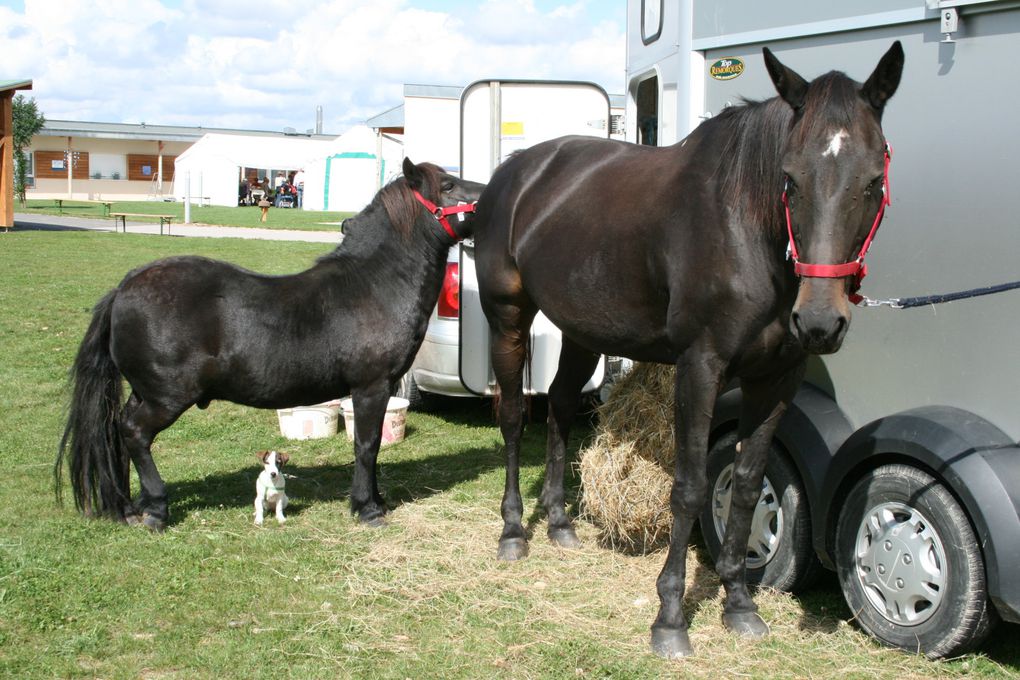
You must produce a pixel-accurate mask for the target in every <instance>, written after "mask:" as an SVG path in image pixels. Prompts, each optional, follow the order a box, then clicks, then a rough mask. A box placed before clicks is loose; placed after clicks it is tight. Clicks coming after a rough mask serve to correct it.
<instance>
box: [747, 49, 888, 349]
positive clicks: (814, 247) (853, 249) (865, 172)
mask: <svg viewBox="0 0 1020 680" xmlns="http://www.w3.org/2000/svg"><path fill="white" fill-rule="evenodd" d="M764 55H765V66H766V67H767V69H768V72H769V75H770V76H771V78H772V82H773V83H774V84H775V86H776V90H777V91H778V92H779V96H780V97H781V98H782V99H783V100H784V101H785V102H786V103H787V104H789V105H790V107H791V108H792V109H793V119H792V124H791V125H792V127H791V129H790V134H789V138H788V140H787V144H786V149H785V152H784V154H783V159H782V169H783V172H784V173H785V175H786V178H787V184H786V192H785V201H786V203H787V206H788V219H787V224H788V227H789V232H790V238H791V253H792V256H793V260H794V267H795V271H796V272H797V274H798V275H799V276H800V277H801V279H800V287H799V290H798V294H797V300H796V302H795V303H794V306H793V312H792V314H791V317H790V325H791V331H792V332H793V333H794V335H795V336H796V337H797V338H798V339H799V340H800V342H801V344H802V345H803V347H804V349H806V350H807V351H809V352H811V353H815V354H828V353H831V352H835V351H836V350H838V349H839V347H840V345H841V344H842V342H843V337H844V336H845V334H846V331H847V328H848V327H849V325H850V305H849V300H848V295H849V294H850V293H851V292H853V291H851V286H856V284H857V283H858V282H859V280H860V277H861V276H862V275H863V264H864V263H863V256H864V251H865V250H866V247H867V244H869V243H870V238H871V236H873V235H874V229H875V228H877V226H878V222H879V221H880V220H881V215H882V210H883V209H884V207H885V199H886V196H885V192H886V191H887V183H886V170H887V165H886V159H887V156H886V141H885V137H884V135H883V134H882V126H881V121H882V110H883V108H884V107H885V103H886V102H887V101H888V99H889V98H890V97H891V96H892V95H893V93H894V92H895V91H896V87H897V86H898V85H899V82H900V75H901V73H902V71H903V48H902V46H901V45H900V43H899V41H897V42H895V43H894V44H893V46H892V47H891V48H890V49H889V51H888V52H886V54H885V56H883V57H882V59H881V61H880V62H879V64H878V66H877V67H876V69H875V71H874V73H872V74H871V76H870V77H869V78H868V80H867V81H866V82H865V83H864V84H863V85H861V84H860V83H857V82H854V81H853V80H851V79H850V78H848V77H847V76H846V75H844V74H842V73H838V72H832V73H828V74H826V75H824V76H821V77H819V78H817V79H815V80H813V81H812V82H810V83H808V82H807V81H805V80H804V79H803V78H802V77H800V76H799V75H798V74H797V73H795V72H794V71H793V70H791V69H789V68H788V67H786V66H784V65H783V64H781V63H780V62H779V60H778V59H776V57H775V55H773V54H772V52H770V51H769V50H768V48H765V49H764Z"/></svg>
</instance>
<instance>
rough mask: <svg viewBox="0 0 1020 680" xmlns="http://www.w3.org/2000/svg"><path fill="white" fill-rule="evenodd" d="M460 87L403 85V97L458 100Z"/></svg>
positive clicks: (461, 88)
mask: <svg viewBox="0 0 1020 680" xmlns="http://www.w3.org/2000/svg"><path fill="white" fill-rule="evenodd" d="M463 91H464V87H463V86H462V85H413V84H412V85H406V84H405V85H404V96H405V97H428V98H430V99H460V94H461V92H463Z"/></svg>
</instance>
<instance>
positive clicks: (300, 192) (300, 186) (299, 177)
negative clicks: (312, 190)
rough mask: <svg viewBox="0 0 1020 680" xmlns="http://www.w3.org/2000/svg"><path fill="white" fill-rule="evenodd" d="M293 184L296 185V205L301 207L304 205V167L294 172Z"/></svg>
mask: <svg viewBox="0 0 1020 680" xmlns="http://www.w3.org/2000/svg"><path fill="white" fill-rule="evenodd" d="M293 184H294V186H295V187H297V207H298V208H303V207H304V205H305V201H304V196H305V169H304V168H301V169H300V170H298V171H297V172H295V173H294V180H293Z"/></svg>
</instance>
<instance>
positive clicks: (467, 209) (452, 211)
mask: <svg viewBox="0 0 1020 680" xmlns="http://www.w3.org/2000/svg"><path fill="white" fill-rule="evenodd" d="M414 197H415V198H417V199H418V202H419V203H421V204H422V205H423V206H425V209H426V210H428V211H429V212H430V213H432V216H433V217H435V218H436V219H437V220H438V221H439V224H441V225H443V229H445V230H446V233H447V234H449V235H450V238H452V239H453V240H454V241H459V240H460V239H461V237H460V236H458V235H457V232H456V231H454V230H453V227H452V226H450V221H449V220H448V219H446V218H447V217H448V216H450V215H456V214H458V213H473V212H474V211H475V207H476V204H475V203H465V204H464V205H451V206H447V207H445V208H442V207H440V206H438V205H436V204H435V203H433V202H432V201H430V200H429V199H427V198H425V197H424V196H422V195H421V193H420V192H418V191H415V192H414Z"/></svg>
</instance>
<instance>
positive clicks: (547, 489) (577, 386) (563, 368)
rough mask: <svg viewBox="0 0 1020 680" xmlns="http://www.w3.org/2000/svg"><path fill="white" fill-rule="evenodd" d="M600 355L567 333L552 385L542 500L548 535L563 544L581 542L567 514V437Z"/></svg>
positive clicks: (571, 546)
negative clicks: (585, 386)
mask: <svg viewBox="0 0 1020 680" xmlns="http://www.w3.org/2000/svg"><path fill="white" fill-rule="evenodd" d="M598 361H599V355H598V354H595V353H594V352H590V351H588V350H586V349H585V348H583V347H581V346H580V345H578V344H577V343H575V342H573V341H572V340H570V339H569V338H567V337H566V336H564V337H563V345H562V347H561V349H560V363H559V367H558V368H557V370H556V377H555V378H554V379H553V382H552V385H550V386H549V441H548V447H547V449H546V459H545V483H544V484H543V485H542V504H543V505H544V506H545V511H546V513H547V515H548V517H549V538H550V540H552V541H553V543H556V544H558V545H560V546H562V547H564V548H576V547H578V546H580V545H581V542H580V541H579V540H578V539H577V534H576V533H575V532H574V526H573V524H572V523H571V521H570V517H568V516H567V512H566V504H565V499H564V493H563V474H564V468H565V467H566V458H567V439H568V437H569V435H570V426H571V424H572V422H573V420H574V416H575V415H576V414H577V407H578V406H579V405H580V403H581V389H582V388H583V387H584V385H585V383H587V382H588V379H589V378H591V375H592V373H593V372H594V371H595V366H597V365H598Z"/></svg>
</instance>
